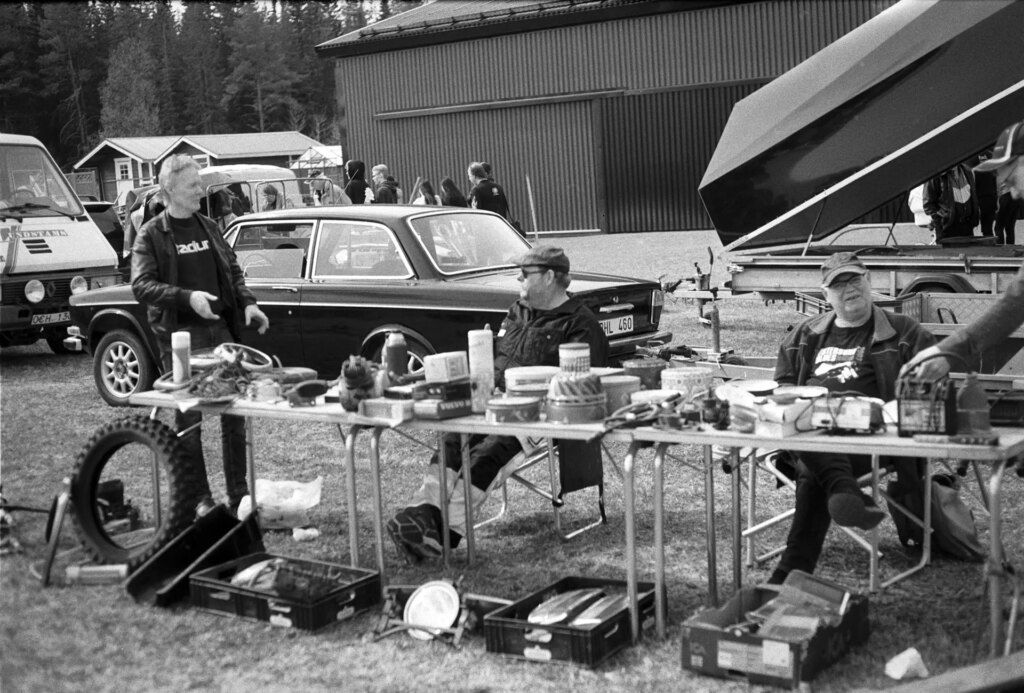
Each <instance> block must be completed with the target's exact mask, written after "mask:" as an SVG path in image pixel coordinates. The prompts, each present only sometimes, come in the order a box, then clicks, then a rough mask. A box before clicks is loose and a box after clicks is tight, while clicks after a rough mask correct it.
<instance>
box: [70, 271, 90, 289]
mask: <svg viewBox="0 0 1024 693" xmlns="http://www.w3.org/2000/svg"><path fill="white" fill-rule="evenodd" d="M88 290H89V282H87V281H86V280H85V277H83V276H82V275H80V274H76V275H75V276H74V277H73V278H72V279H71V293H72V294H80V293H82V292H83V291H88Z"/></svg>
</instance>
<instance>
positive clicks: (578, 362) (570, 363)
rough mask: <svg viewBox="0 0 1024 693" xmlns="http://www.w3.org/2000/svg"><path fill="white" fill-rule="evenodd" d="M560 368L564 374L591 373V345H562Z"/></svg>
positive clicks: (559, 354)
mask: <svg viewBox="0 0 1024 693" xmlns="http://www.w3.org/2000/svg"><path fill="white" fill-rule="evenodd" d="M558 366H559V368H561V370H562V372H563V373H589V372H590V345H589V344H585V343H583V342H569V343H567V344H560V345H559V346H558Z"/></svg>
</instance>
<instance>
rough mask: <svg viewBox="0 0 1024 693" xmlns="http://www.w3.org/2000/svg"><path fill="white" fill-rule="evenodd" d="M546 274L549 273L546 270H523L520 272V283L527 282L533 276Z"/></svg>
mask: <svg viewBox="0 0 1024 693" xmlns="http://www.w3.org/2000/svg"><path fill="white" fill-rule="evenodd" d="M545 272H547V270H546V269H536V270H525V269H521V270H519V281H525V280H526V278H527V277H529V276H530V275H531V274H544V273H545Z"/></svg>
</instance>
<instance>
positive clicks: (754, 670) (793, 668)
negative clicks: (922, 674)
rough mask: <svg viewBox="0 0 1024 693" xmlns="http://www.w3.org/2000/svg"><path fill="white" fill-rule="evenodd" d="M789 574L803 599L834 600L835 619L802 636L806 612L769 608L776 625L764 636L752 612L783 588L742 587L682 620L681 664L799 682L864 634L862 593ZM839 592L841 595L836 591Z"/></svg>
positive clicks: (791, 684)
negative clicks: (715, 605)
mask: <svg viewBox="0 0 1024 693" xmlns="http://www.w3.org/2000/svg"><path fill="white" fill-rule="evenodd" d="M790 577H791V578H793V580H792V581H790V580H789V579H787V583H789V588H790V590H791V591H793V592H800V591H803V592H804V595H805V598H806V602H807V603H815V602H820V601H822V600H824V601H828V602H831V603H832V604H833V606H834V608H835V609H836V613H837V614H838V612H839V611H842V613H841V615H838V616H837V617H836V619H837V620H838V623H837V624H835V625H829V624H828V622H827V621H826V622H822V623H820V624H818V627H817V628H816V629H815V630H813V634H811V635H809V636H807V637H803V638H801V637H800V633H801V632H803V631H804V630H806V627H807V623H808V622H807V619H806V617H804V616H800V615H799V614H786V613H785V609H774V610H771V611H774V612H775V614H774V616H773V615H769V616H768V617H769V618H773V619H774V621H775V625H776V626H778V627H777V628H775V630H774V632H775V633H776V636H775V637H767V636H765V635H762V634H759V633H758V632H757V631H756V630H755V629H752V627H751V623H752V622H753V621H754V620H755V619H752V618H751V614H752V613H755V612H758V610H759V609H761V610H762V612H761V614H760V615H765V607H766V605H767V604H768V602H770V601H771V600H773V599H775V598H776V597H778V596H779V595H780V594H782V593H783V590H782V588H780V587H777V586H773V585H762V586H759V587H748V588H743V589H741V590H740V591H739V592H738V593H737V594H736V595H734V596H733V597H732V598H731V599H730V600H729V601H727V602H726V603H725V604H723V605H722V606H721V607H720V608H717V609H707V610H705V611H702V612H700V613H698V614H696V615H694V616H692V617H690V618H689V619H687V620H686V621H685V622H684V623H683V644H682V665H683V668H685V669H692V670H694V671H698V672H700V673H703V674H709V675H711V676H718V677H721V678H732V677H736V678H743V679H746V680H747V681H748V682H749V683H750V684H751V685H773V686H782V687H785V688H798V687H799V686H800V684H801V682H803V681H810V680H812V679H813V678H814V677H815V676H817V674H818V673H819V672H820V671H822V670H823V669H825V668H826V667H828V666H829V665H830V664H832V663H833V662H836V661H838V660H839V659H840V658H841V657H842V656H843V655H845V654H846V653H847V652H848V651H849V650H850V648H851V647H853V646H854V645H858V644H860V643H862V642H864V641H866V640H867V638H868V633H869V631H870V627H869V623H868V598H867V596H865V595H861V594H856V593H853V592H849V591H847V590H845V588H842V586H838V585H835V583H829V582H828V581H825V580H821V579H820V578H815V577H813V576H808V575H807V574H806V573H800V571H793V573H792V574H791V575H790ZM836 587H838V588H839V589H838V590H836V589H835V588H836ZM840 594H841V595H845V597H838V595H840ZM837 599H838V600H839V601H837ZM844 599H845V602H846V605H845V607H844V606H843V604H842V601H843V600H844ZM769 610H770V609H769ZM793 611H794V612H797V611H799V607H793ZM787 631H788V632H787Z"/></svg>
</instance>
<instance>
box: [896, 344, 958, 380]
mask: <svg viewBox="0 0 1024 693" xmlns="http://www.w3.org/2000/svg"><path fill="white" fill-rule="evenodd" d="M937 353H939V347H938V345H935V346H930V347H928V348H927V349H924V350H922V351H919V352H918V353H917V354H916V355H915V356H914V358H912V359H910V360H909V361H907V363H905V364H904V365H903V368H901V369H900V376H899V377H901V378H902V377H905V376H908V375H915V376H916V377H918V378H923V379H925V380H938V379H939V378H941V377H943V376H945V375H946V374H947V373H949V359H947V358H946V357H944V356H934V354H937ZM925 359H927V360H925Z"/></svg>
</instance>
